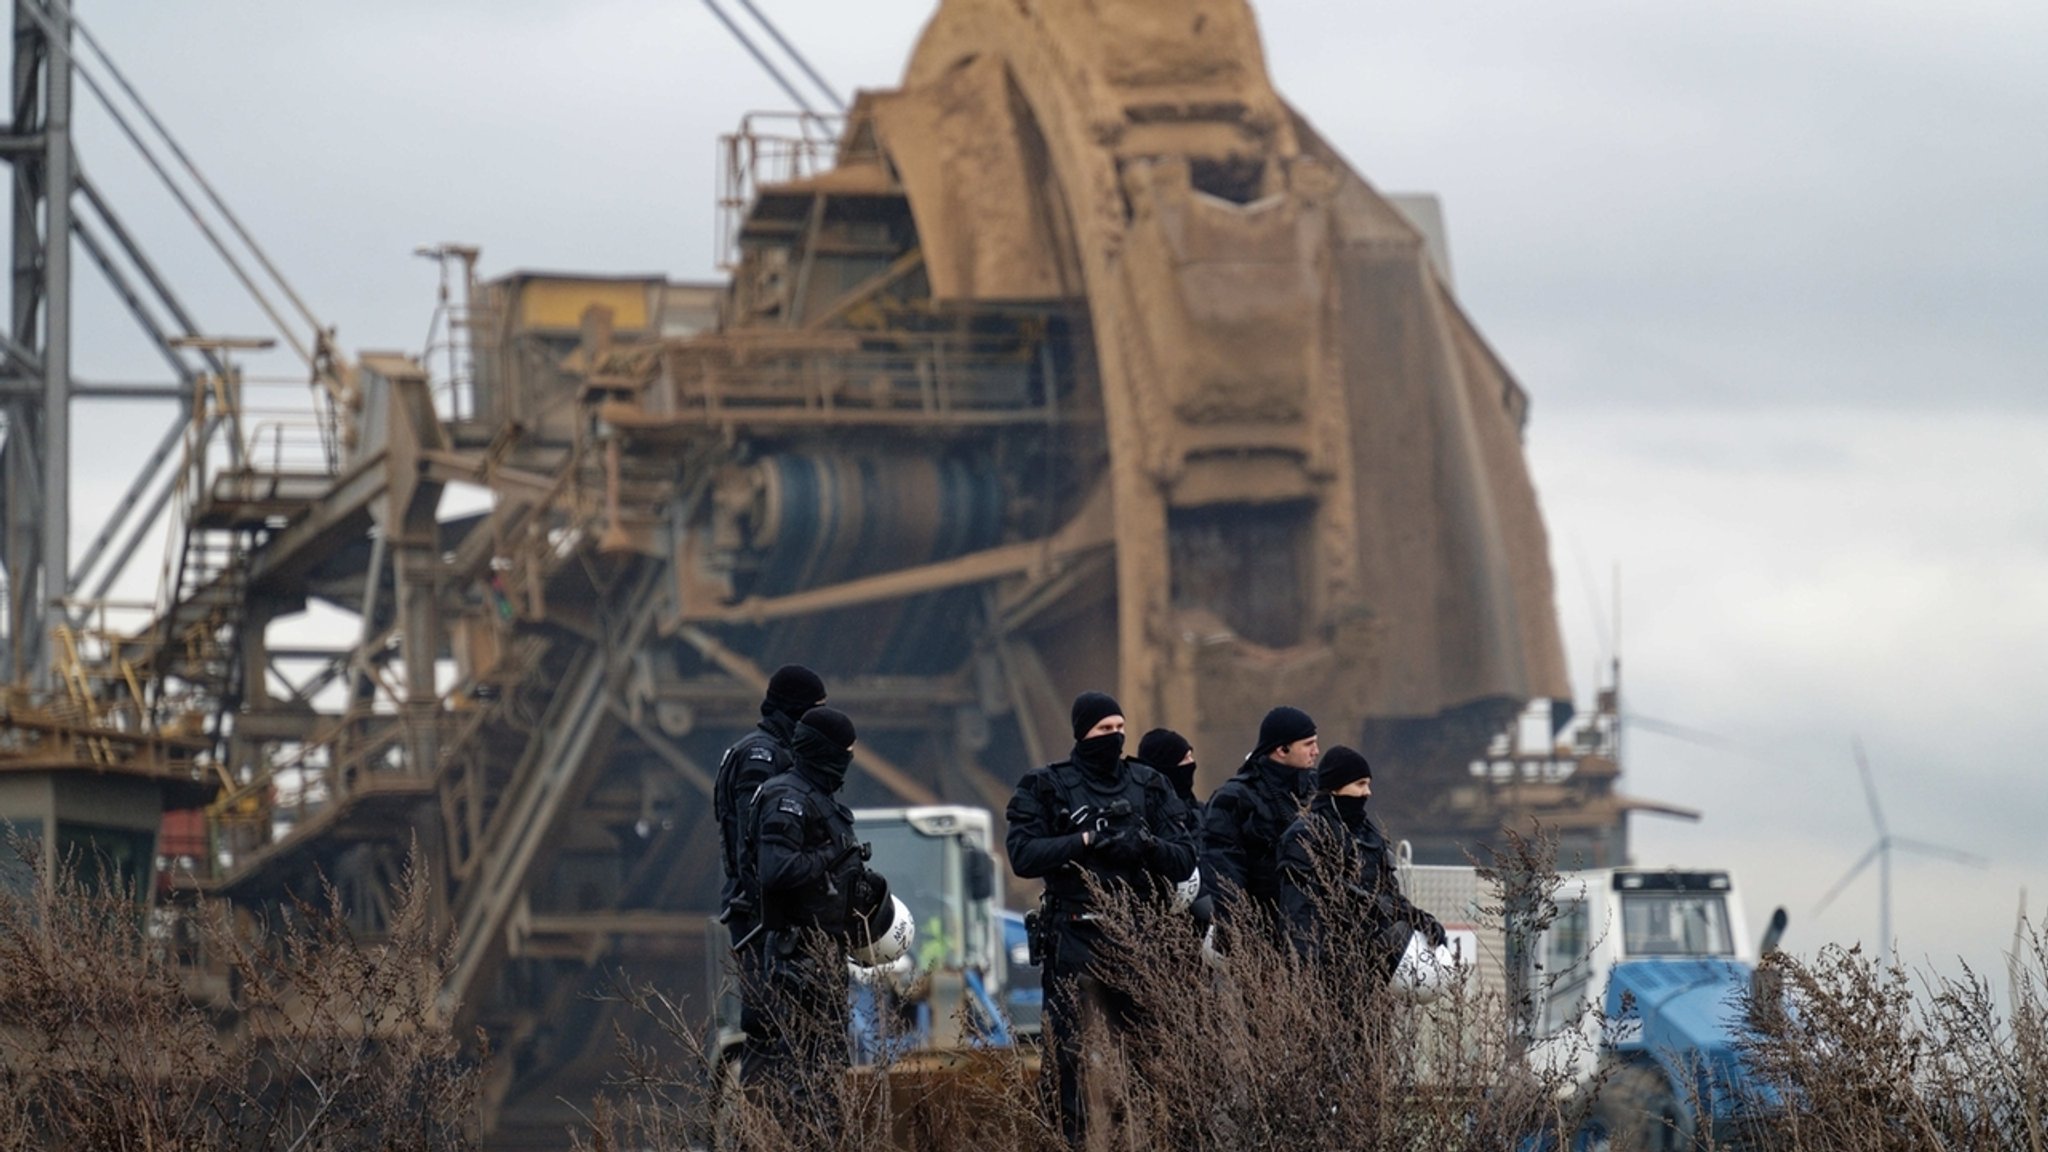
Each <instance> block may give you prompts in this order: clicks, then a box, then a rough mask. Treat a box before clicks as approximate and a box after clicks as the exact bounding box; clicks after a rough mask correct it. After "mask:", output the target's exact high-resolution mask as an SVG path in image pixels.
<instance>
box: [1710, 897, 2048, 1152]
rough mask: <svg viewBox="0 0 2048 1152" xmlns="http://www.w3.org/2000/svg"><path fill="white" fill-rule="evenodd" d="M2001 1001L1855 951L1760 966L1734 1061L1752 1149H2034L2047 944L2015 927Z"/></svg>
mask: <svg viewBox="0 0 2048 1152" xmlns="http://www.w3.org/2000/svg"><path fill="white" fill-rule="evenodd" d="M2015 944H2016V948H2015V951H2014V953H2013V955H2012V956H2011V958H2010V960H2011V970H2010V973H2009V982H2010V986H2011V987H2010V1003H2009V1004H2007V1005H2005V1006H2004V1009H2003V1010H2001V1008H2000V1006H1999V1004H1998V1003H1997V997H1996V996H1995V994H1994V991H1993V987H1992V985H1991V982H1990V981H1989V980H1987V979H1986V978H1985V977H1983V976H1981V975H1979V974H1978V973H1975V972H1972V971H1970V970H1968V969H1967V968H1965V969H1964V971H1963V974H1962V975H1961V976H1958V977H1921V978H1919V979H1918V980H1917V984H1918V987H1917V988H1916V987H1915V985H1916V980H1915V978H1914V977H1913V976H1912V975H1911V974H1909V973H1908V972H1907V971H1906V970H1905V969H1904V968H1902V967H1900V966H1898V965H1896V964H1893V965H1885V964H1882V963H1880V962H1879V961H1877V960H1875V959H1873V958H1871V957H1869V956H1866V955H1865V954H1864V953H1863V952H1862V950H1861V949H1860V948H1847V949H1845V948H1841V947H1833V946H1831V947H1828V948H1825V949H1823V950H1822V951H1821V952H1820V954H1819V955H1818V956H1817V957H1815V958H1814V959H1813V960H1811V961H1801V960H1798V959H1796V958H1793V957H1789V956H1785V955H1783V954H1778V955H1774V956H1770V957H1766V958H1765V961H1764V980H1763V981H1762V982H1761V983H1762V985H1763V986H1764V987H1771V986H1773V985H1775V986H1776V987H1778V988H1781V989H1782V1000H1780V999H1778V998H1776V997H1770V998H1767V1000H1768V1002H1765V1003H1758V1004H1755V1005H1753V1006H1752V1008H1751V1017H1752V1020H1753V1022H1754V1023H1755V1025H1756V1032H1755V1036H1754V1037H1753V1038H1752V1039H1751V1040H1750V1041H1749V1043H1748V1044H1747V1045H1746V1052H1745V1054H1746V1056H1747V1057H1748V1059H1749V1060H1750V1062H1751V1066H1752V1068H1754V1069H1755V1071H1756V1074H1757V1076H1758V1079H1759V1080H1760V1082H1761V1084H1762V1087H1763V1090H1762V1091H1761V1092H1759V1093H1758V1096H1757V1099H1756V1100H1755V1101H1753V1104H1752V1108H1751V1111H1752V1113H1753V1118H1752V1121H1751V1125H1750V1127H1751V1129H1752V1133H1751V1135H1752V1138H1753V1139H1754V1140H1755V1142H1756V1143H1758V1144H1760V1145H1762V1146H1765V1147H1770V1148H1782V1149H1788V1150H1792V1152H1809V1150H1810V1152H1823V1150H1826V1152H1833V1150H1836V1149H1841V1150H1848V1149H1858V1150H1866V1149H1876V1150H1888V1149H1900V1150H1904V1149H1914V1150H1920V1149H1971V1150H1975V1149H1998V1150H2007V1149H2010V1150H2014V1152H2044V1150H2048V932H2044V930H2043V929H2041V928H2032V929H2025V928H2023V931H2022V933H2021V935H2020V938H2019V939H2018V940H2017V941H2016V942H2015Z"/></svg>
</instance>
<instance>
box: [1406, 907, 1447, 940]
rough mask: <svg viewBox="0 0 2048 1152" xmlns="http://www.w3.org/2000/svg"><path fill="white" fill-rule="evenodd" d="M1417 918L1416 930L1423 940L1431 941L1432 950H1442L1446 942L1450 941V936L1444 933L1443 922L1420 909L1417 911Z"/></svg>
mask: <svg viewBox="0 0 2048 1152" xmlns="http://www.w3.org/2000/svg"><path fill="white" fill-rule="evenodd" d="M1416 917H1417V923H1416V925H1415V930H1416V931H1417V932H1420V933H1422V938H1423V939H1425V940H1427V941H1429V946H1430V947H1431V948H1441V947H1443V946H1444V942H1445V941H1447V940H1449V939H1450V935H1449V934H1448V933H1446V932H1445V931H1444V925H1443V921H1441V920H1438V919H1437V918H1436V917H1434V916H1431V915H1430V914H1429V913H1427V912H1424V911H1421V910H1420V909H1417V910H1416Z"/></svg>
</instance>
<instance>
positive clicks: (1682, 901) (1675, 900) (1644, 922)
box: [1526, 868, 1756, 1083]
mask: <svg viewBox="0 0 2048 1152" xmlns="http://www.w3.org/2000/svg"><path fill="white" fill-rule="evenodd" d="M1555 904H1556V908H1557V915H1556V917H1555V919H1553V920H1552V921H1551V923H1550V926H1549V927H1548V928H1546V929H1544V930H1543V932H1542V933H1540V934H1539V935H1538V936H1537V938H1536V940H1535V941H1534V944H1533V946H1532V947H1531V948H1530V949H1529V951H1528V954H1527V957H1526V962H1527V964H1528V967H1529V972H1528V975H1527V979H1528V984H1527V985H1526V987H1528V989H1529V990H1530V992H1531V994H1532V998H1533V1000H1534V1005H1535V1015H1536V1018H1535V1020H1534V1025H1535V1036H1536V1038H1537V1043H1536V1045H1535V1046H1534V1047H1533V1048H1532V1049H1531V1052H1530V1059H1531V1060H1532V1062H1537V1063H1538V1064H1539V1066H1540V1067H1545V1068H1547V1069H1550V1070H1557V1071H1562V1070H1564V1069H1565V1068H1566V1067H1567V1066H1568V1067H1569V1068H1570V1070H1571V1071H1572V1073H1573V1079H1574V1080H1575V1081H1577V1082H1582V1083H1583V1082H1585V1081H1587V1080H1590V1079H1591V1078H1592V1076H1593V1072H1594V1069H1595V1067H1596V1066H1597V1065H1598V1063H1599V1060H1600V1055H1601V1046H1602V1044H1603V1041H1604V1040H1605V1039H1615V1037H1603V1034H1602V1021H1601V1020H1600V1018H1599V1016H1598V1014H1597V1013H1596V1012H1594V1011H1592V1010H1591V1009H1595V1008H1599V1007H1601V1006H1602V1005H1604V1004H1606V1002H1607V986H1608V982H1609V979H1610V977H1612V975H1613V973H1614V970H1615V968H1616V967H1617V966H1619V965H1621V964H1624V963H1628V962H1630V961H1636V960H1645V961H1678V960H1688V959H1693V960H1721V961H1740V962H1744V963H1749V964H1754V963H1755V961H1756V952H1755V950H1754V947H1753V945H1752V944H1751V941H1750V934H1749V922H1748V919H1747V917H1746V916H1745V914H1744V910H1743V907H1742V898H1741V894H1740V893H1739V892H1737V890H1736V887H1735V882H1734V879H1733V877H1732V876H1730V874H1729V873H1727V872H1725V871H1703V872H1687V871H1680V870H1677V869H1649V868H1600V869H1594V870H1591V871H1585V872H1568V873H1565V874H1564V875H1563V876H1562V877H1561V882H1560V883H1559V886H1558V889H1557V892H1556V896H1555ZM1628 1023H1629V1022H1628V1021H1626V1020H1623V1021H1621V1022H1619V1027H1621V1028H1622V1029H1624V1030H1625V1029H1626V1028H1627V1026H1628ZM1638 1027H1640V1022H1638ZM1619 1039H1621V1040H1626V1039H1627V1037H1626V1036H1622V1037H1619Z"/></svg>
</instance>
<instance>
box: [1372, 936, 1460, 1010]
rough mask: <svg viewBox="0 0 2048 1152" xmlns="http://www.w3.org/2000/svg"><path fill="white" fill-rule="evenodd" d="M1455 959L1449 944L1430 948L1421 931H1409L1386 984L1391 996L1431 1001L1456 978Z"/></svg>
mask: <svg viewBox="0 0 2048 1152" xmlns="http://www.w3.org/2000/svg"><path fill="white" fill-rule="evenodd" d="M1458 959H1459V957H1458V954H1457V953H1456V952H1453V951H1452V950H1451V946H1450V945H1449V944H1440V945H1438V946H1437V947H1435V948H1432V947H1430V946H1429V941H1428V940H1427V939H1426V938H1424V936H1423V935H1422V933H1420V932H1416V933H1412V934H1411V935H1410V936H1409V937H1408V948H1407V950H1406V951H1404V952H1402V953H1401V963H1400V965H1399V966H1398V967H1396V968H1395V969H1394V981H1393V983H1392V984H1391V985H1390V986H1389V987H1390V988H1391V990H1392V991H1393V993H1394V998H1395V999H1397V1000H1401V1001H1405V1002H1406V1003H1409V1004H1431V1003H1434V1002H1435V1001H1436V998H1437V997H1439V996H1441V995H1443V994H1444V991H1445V990H1446V989H1448V988H1449V987H1450V986H1451V981H1453V980H1455V979H1457V974H1458Z"/></svg>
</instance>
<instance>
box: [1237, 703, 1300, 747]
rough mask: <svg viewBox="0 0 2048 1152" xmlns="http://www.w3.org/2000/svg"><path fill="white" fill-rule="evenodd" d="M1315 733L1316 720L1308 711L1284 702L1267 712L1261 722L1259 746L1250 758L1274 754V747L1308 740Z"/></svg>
mask: <svg viewBox="0 0 2048 1152" xmlns="http://www.w3.org/2000/svg"><path fill="white" fill-rule="evenodd" d="M1315 734H1316V722H1315V721H1314V720H1311V719H1309V715H1308V713H1306V712H1303V711H1302V710H1301V709H1299V708H1289V707H1288V706H1287V705H1285V704H1282V705H1281V706H1280V707H1278V708H1275V709H1273V710H1272V711H1271V712H1268V713H1266V718H1265V719H1264V720H1261V721H1260V722H1259V746H1258V747H1257V748H1254V749H1252V754H1251V756H1250V757H1249V758H1250V759H1252V760H1260V759H1263V758H1265V757H1267V756H1270V755H1272V752H1273V749H1275V748H1278V747H1280V746H1281V745H1282V744H1292V743H1294V742H1296V741H1298V740H1306V739H1308V738H1309V737H1311V736H1313V735H1315Z"/></svg>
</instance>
